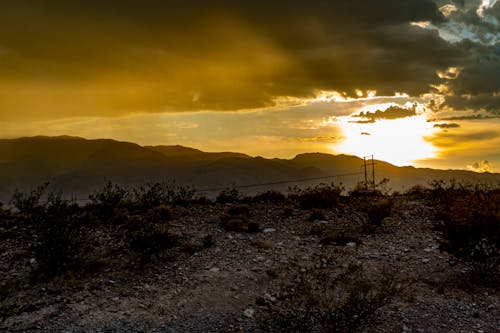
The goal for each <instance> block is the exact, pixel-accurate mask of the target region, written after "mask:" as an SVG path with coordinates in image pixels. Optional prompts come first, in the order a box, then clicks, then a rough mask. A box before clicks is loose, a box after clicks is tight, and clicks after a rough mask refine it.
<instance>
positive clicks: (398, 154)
mask: <svg viewBox="0 0 500 333" xmlns="http://www.w3.org/2000/svg"><path fill="white" fill-rule="evenodd" d="M337 120H338V124H339V125H340V126H341V128H342V131H343V137H344V140H343V141H341V142H340V143H338V144H335V145H332V146H331V149H332V150H333V151H335V152H337V153H344V154H354V155H357V156H360V157H362V156H367V155H372V154H373V155H374V156H375V158H376V159H379V160H384V161H387V162H389V163H392V164H395V165H398V166H403V165H410V164H412V163H413V162H414V161H417V160H421V159H425V158H432V157H434V156H436V154H437V148H436V147H434V146H433V145H432V144H431V143H430V142H427V141H425V140H424V137H426V136H428V135H430V134H432V133H434V132H435V131H436V129H435V128H433V126H432V124H431V123H428V122H427V121H426V119H425V117H424V116H423V115H417V116H414V117H407V118H400V119H392V120H378V121H376V122H375V123H367V124H358V123H353V122H352V119H351V118H350V117H341V118H340V117H339V118H337Z"/></svg>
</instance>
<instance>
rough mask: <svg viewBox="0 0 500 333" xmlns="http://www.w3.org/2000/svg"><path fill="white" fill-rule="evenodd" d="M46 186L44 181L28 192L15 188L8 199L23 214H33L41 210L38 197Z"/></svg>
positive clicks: (39, 197)
mask: <svg viewBox="0 0 500 333" xmlns="http://www.w3.org/2000/svg"><path fill="white" fill-rule="evenodd" d="M48 186H49V183H44V184H42V185H40V186H38V187H37V188H35V189H33V190H32V191H31V192H29V193H25V192H21V191H18V190H16V191H15V192H14V195H13V196H12V199H11V200H10V203H11V204H12V205H13V206H14V207H15V208H17V209H18V210H19V212H20V213H22V214H24V215H27V216H32V215H35V214H36V213H39V212H40V211H41V210H43V205H42V204H41V203H40V199H41V197H42V195H43V194H44V193H45V191H46V190H47V187H48Z"/></svg>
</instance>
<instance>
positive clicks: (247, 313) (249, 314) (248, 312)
mask: <svg viewBox="0 0 500 333" xmlns="http://www.w3.org/2000/svg"><path fill="white" fill-rule="evenodd" d="M254 314H255V310H254V309H252V308H248V309H245V311H243V315H244V316H245V317H247V318H252V317H253V315H254Z"/></svg>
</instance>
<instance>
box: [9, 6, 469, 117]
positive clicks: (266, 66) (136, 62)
mask: <svg viewBox="0 0 500 333" xmlns="http://www.w3.org/2000/svg"><path fill="white" fill-rule="evenodd" d="M414 21H432V22H434V23H435V24H436V25H438V24H440V22H444V18H443V15H442V14H441V13H440V12H439V10H438V8H437V6H436V5H435V3H434V2H433V1H431V0H391V1H387V0H384V1H382V0H360V1H355V2H344V1H322V0H312V1H307V2H305V1H284V0H278V1H272V2H269V1H262V0H257V1H239V2H236V1H220V0H219V1H206V2H202V1H194V0H185V1H182V2H178V1H175V2H174V1H169V0H164V1H159V0H146V1H141V2H138V1H136V0H134V1H132V0H120V1H118V0H108V1H100V0H99V1H97V0H85V1H83V0H73V1H62V0H45V1H37V0H16V1H3V2H1V3H0V48H1V49H2V50H4V51H3V52H1V55H0V60H1V61H0V75H1V77H2V79H1V81H0V84H1V83H3V85H2V88H6V89H2V91H3V93H2V94H1V95H2V96H1V97H2V98H1V100H4V101H5V102H4V103H5V104H4V105H3V107H6V106H8V107H9V109H10V108H11V106H15V105H17V104H16V101H23V100H25V101H26V100H31V101H32V102H33V105H26V106H25V109H27V110H33V111H29V112H32V113H33V114H39V113H40V112H36V109H37V108H40V107H41V105H44V104H48V103H49V102H52V103H54V100H55V101H57V102H58V103H59V104H60V105H62V106H60V107H59V108H60V109H61V110H63V111H60V112H62V113H64V112H66V113H69V114H75V113H77V112H78V107H76V106H78V105H81V107H80V109H82V110H81V111H80V112H81V113H83V114H86V115H88V114H89V113H92V112H97V113H99V114H101V112H103V111H98V110H99V109H100V108H102V109H113V110H118V111H116V112H122V113H123V112H129V111H137V110H139V111H157V110H162V111H164V110H200V109H201V110H203V109H218V110H234V109H244V108H256V107H261V106H269V105H272V104H273V102H274V99H275V98H276V97H277V96H295V97H305V96H312V95H313V93H314V92H315V91H317V90H336V91H340V92H345V93H346V95H348V96H356V94H355V89H361V90H368V89H370V90H377V92H378V94H379V95H385V94H393V93H395V92H407V93H409V94H411V95H414V96H415V95H419V94H422V93H426V92H428V89H429V84H439V83H441V82H442V81H443V80H442V79H440V78H438V77H437V76H436V71H437V70H441V71H443V70H446V68H447V67H449V66H458V65H460V64H462V63H463V62H464V59H466V58H467V50H466V49H465V50H464V48H463V47H462V46H460V45H454V44H450V43H448V42H446V41H444V40H443V39H442V38H441V37H440V36H439V34H438V33H437V32H436V31H433V30H427V29H422V28H420V27H417V26H412V25H410V22H414ZM27 81H28V82H29V83H30V85H28V87H29V88H30V89H29V90H28V89H26V91H22V90H19V91H16V92H15V93H13V92H12V91H11V90H13V89H14V88H13V87H15V84H18V83H20V84H22V83H23V82H27ZM47 87H49V88H50V89H51V93H50V98H48V99H49V101H46V100H43V98H42V97H40V98H39V100H37V98H38V97H37V96H46V95H47V94H46V93H45V91H44V90H43V89H49V88H47ZM30 96H31V98H29V97H30ZM33 96H35V97H33ZM68 96H69V97H68ZM66 99H67V100H66ZM8 101H10V102H8ZM1 103H2V102H0V104H1ZM23 103H27V102H23ZM23 103H20V105H21V106H22V105H24V104H23ZM29 106H32V107H31V108H30V107H29ZM47 109H50V107H48V106H47ZM64 110H67V111H64ZM46 112H47V113H50V111H49V110H48V111H46Z"/></svg>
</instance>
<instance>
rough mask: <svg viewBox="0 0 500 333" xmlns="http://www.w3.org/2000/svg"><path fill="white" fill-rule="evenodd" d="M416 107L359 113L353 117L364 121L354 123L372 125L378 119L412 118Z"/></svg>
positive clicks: (394, 107) (392, 107) (398, 107)
mask: <svg viewBox="0 0 500 333" xmlns="http://www.w3.org/2000/svg"><path fill="white" fill-rule="evenodd" d="M415 108H416V106H415V105H413V106H412V107H411V108H402V107H400V106H397V105H392V106H389V107H388V108H387V109H385V110H377V111H375V112H368V111H366V112H360V113H359V114H357V115H355V116H353V117H359V118H364V119H365V120H360V121H356V122H357V123H361V124H363V123H373V122H375V121H377V120H380V119H398V118H406V117H413V116H416V115H417V112H416V110H415Z"/></svg>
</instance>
